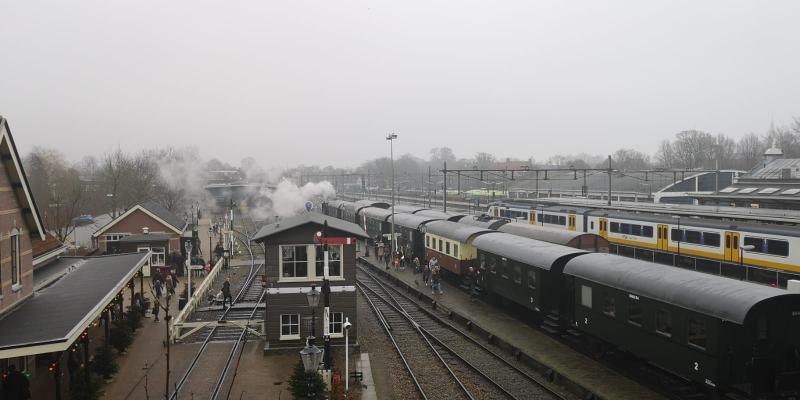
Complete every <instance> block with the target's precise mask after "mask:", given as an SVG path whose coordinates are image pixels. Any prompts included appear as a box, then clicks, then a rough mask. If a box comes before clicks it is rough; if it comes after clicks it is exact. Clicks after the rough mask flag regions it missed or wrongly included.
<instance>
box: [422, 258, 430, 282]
mask: <svg viewBox="0 0 800 400" xmlns="http://www.w3.org/2000/svg"><path fill="white" fill-rule="evenodd" d="M432 266H433V259H430V260H429V261H428V263H427V264H425V270H424V271H422V281H423V282H425V286H428V280H429V279H430V278H431V270H432Z"/></svg>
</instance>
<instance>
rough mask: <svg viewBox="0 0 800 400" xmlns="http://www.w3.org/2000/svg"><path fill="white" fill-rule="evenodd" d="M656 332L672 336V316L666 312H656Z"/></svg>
mask: <svg viewBox="0 0 800 400" xmlns="http://www.w3.org/2000/svg"><path fill="white" fill-rule="evenodd" d="M656 332H658V333H660V334H662V335H664V336H667V337H670V336H672V314H670V312H669V311H667V310H656Z"/></svg>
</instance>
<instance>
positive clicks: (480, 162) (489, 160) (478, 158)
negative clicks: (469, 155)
mask: <svg viewBox="0 0 800 400" xmlns="http://www.w3.org/2000/svg"><path fill="white" fill-rule="evenodd" d="M495 161H497V160H496V159H495V158H494V156H493V155H491V154H489V153H484V152H480V153H477V154H475V158H474V159H473V160H472V165H473V166H476V167H478V168H480V169H491V168H493V167H494V163H495Z"/></svg>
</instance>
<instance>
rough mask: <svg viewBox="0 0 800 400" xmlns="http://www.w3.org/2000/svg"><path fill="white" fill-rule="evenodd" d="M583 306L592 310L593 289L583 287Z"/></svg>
mask: <svg viewBox="0 0 800 400" xmlns="http://www.w3.org/2000/svg"><path fill="white" fill-rule="evenodd" d="M581 305H582V306H584V307H588V308H592V287H591V286H586V285H581Z"/></svg>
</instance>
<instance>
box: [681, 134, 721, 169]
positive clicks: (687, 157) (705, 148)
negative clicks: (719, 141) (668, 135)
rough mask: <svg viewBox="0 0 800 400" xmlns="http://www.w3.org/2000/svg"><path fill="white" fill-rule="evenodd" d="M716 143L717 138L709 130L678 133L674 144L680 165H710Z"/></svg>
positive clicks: (687, 166) (698, 166) (696, 166)
mask: <svg viewBox="0 0 800 400" xmlns="http://www.w3.org/2000/svg"><path fill="white" fill-rule="evenodd" d="M715 144H716V139H715V138H714V136H713V135H711V134H710V133H707V132H703V131H698V130H689V131H683V132H680V133H678V134H677V135H676V139H675V143H674V144H673V150H674V151H675V158H676V160H677V161H678V164H679V165H678V166H680V167H683V168H689V169H694V168H702V167H708V166H709V165H708V163H709V161H710V160H712V159H713V157H714V146H715Z"/></svg>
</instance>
